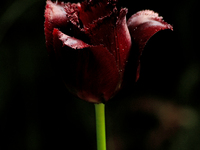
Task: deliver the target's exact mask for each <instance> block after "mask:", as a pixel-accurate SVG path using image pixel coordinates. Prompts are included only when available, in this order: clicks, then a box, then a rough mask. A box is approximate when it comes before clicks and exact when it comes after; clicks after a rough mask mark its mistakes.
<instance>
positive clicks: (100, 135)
mask: <svg viewBox="0 0 200 150" xmlns="http://www.w3.org/2000/svg"><path fill="white" fill-rule="evenodd" d="M95 113H96V134H97V150H106V129H105V105H104V104H103V103H100V104H95Z"/></svg>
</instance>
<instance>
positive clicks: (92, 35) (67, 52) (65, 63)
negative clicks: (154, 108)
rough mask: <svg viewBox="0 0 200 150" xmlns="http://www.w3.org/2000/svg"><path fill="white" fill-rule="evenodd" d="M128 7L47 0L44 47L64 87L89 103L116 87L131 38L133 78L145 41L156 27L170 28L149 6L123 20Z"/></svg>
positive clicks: (101, 0) (110, 1)
mask: <svg viewBox="0 0 200 150" xmlns="http://www.w3.org/2000/svg"><path fill="white" fill-rule="evenodd" d="M127 12H128V10H127V9H126V8H121V9H118V7H117V2H116V0H90V1H89V0H88V1H84V2H82V3H76V4H75V3H63V2H51V1H50V0H48V1H47V4H46V9H45V24H44V26H45V36H46V46H47V50H48V53H49V55H50V57H51V58H53V59H55V63H56V68H57V69H58V71H59V72H60V74H61V76H62V79H63V81H64V83H65V84H66V87H67V88H68V90H69V91H70V92H71V93H73V94H74V95H76V96H78V97H79V98H81V99H83V100H86V101H89V102H93V103H105V102H106V101H108V100H109V99H110V98H111V97H112V96H114V95H115V94H116V93H117V91H119V89H120V88H121V85H122V82H123V75H124V71H125V66H126V64H127V61H128V56H129V51H130V50H131V48H132V47H133V46H132V44H133V43H134V44H137V45H138V49H137V51H138V56H137V57H136V58H137V60H136V62H137V64H136V65H137V67H138V69H137V75H136V77H137V79H138V77H139V68H140V67H139V66H140V64H139V59H140V55H141V53H142V50H143V49H144V46H145V44H146V42H147V41H148V40H149V38H150V37H151V36H153V35H154V34H155V33H156V32H158V31H160V30H164V29H171V30H172V26H171V25H169V24H167V23H166V22H164V21H163V20H162V17H159V16H158V14H157V13H155V12H153V11H150V10H144V11H140V12H138V13H136V14H134V15H132V16H131V17H130V19H128V21H127V20H126V14H127ZM137 79H136V80H137Z"/></svg>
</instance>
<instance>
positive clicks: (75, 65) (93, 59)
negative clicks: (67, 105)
mask: <svg viewBox="0 0 200 150" xmlns="http://www.w3.org/2000/svg"><path fill="white" fill-rule="evenodd" d="M53 37H54V40H53V42H54V49H55V54H56V57H57V61H58V67H59V70H60V72H61V74H62V77H63V80H64V82H65V84H66V86H67V88H68V89H69V90H70V91H71V92H72V93H74V94H75V95H78V97H79V98H81V99H84V100H86V101H89V102H93V103H100V102H103V103H104V102H106V101H107V100H109V99H110V98H111V97H112V96H113V95H114V94H115V92H116V91H117V90H118V87H119V86H120V85H119V71H118V69H117V66H116V62H115V58H114V57H113V55H112V54H111V53H110V52H109V51H108V50H107V48H105V47H104V46H102V45H98V46H92V45H88V44H86V43H84V42H83V41H81V40H78V39H76V38H73V37H70V36H68V35H66V34H64V33H62V32H61V31H59V30H58V29H55V30H54V32H53Z"/></svg>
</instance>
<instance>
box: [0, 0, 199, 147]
mask: <svg viewBox="0 0 200 150" xmlns="http://www.w3.org/2000/svg"><path fill="white" fill-rule="evenodd" d="M71 2H78V1H71ZM45 3H46V2H45V1H44V0H8V1H2V2H1V6H0V8H1V9H0V138H1V139H0V149H2V150H4V149H5V150H47V149H56V150H58V149H88V150H90V149H91V150H94V149H96V135H95V117H94V106H93V104H91V103H87V102H85V101H82V100H80V99H77V98H74V97H73V96H72V95H71V94H70V93H68V91H67V90H66V88H65V86H64V84H63V83H62V82H61V79H60V77H59V76H57V74H56V73H55V72H54V71H53V70H52V68H51V65H50V62H49V59H48V54H47V50H46V46H45V37H44V26H43V24H44V8H45ZM119 4H120V5H121V6H122V7H127V8H128V14H127V19H128V18H129V17H130V16H131V15H132V14H134V13H136V12H137V11H139V10H144V9H150V10H154V11H155V12H158V13H159V14H160V15H161V16H163V18H164V20H165V21H166V22H168V23H170V24H171V25H173V27H174V31H173V32H172V31H170V30H165V31H161V32H159V33H157V34H156V35H154V36H153V38H151V39H150V40H149V42H148V43H147V45H146V47H145V49H144V52H143V55H142V58H141V75H140V79H139V80H138V82H137V83H136V84H134V83H133V82H130V83H129V84H128V85H127V87H126V88H125V89H124V90H122V91H121V92H120V93H119V94H118V95H116V96H115V97H114V98H113V99H111V100H110V101H109V102H108V103H107V104H106V123H107V124H106V125H107V147H108V149H109V150H131V149H134V150H160V149H161V150H163V149H164V150H165V149H166V150H175V149H176V150H177V149H181V150H191V149H194V150H195V149H199V146H200V145H199V143H200V139H199V135H200V129H199V124H200V121H199V115H200V113H199V108H200V105H199V104H200V102H199V87H200V54H199V19H198V18H199V10H198V9H199V7H198V6H199V1H198V0H190V1H189V0H184V1H180V0H177V1H149V0H143V1H130V0H119ZM129 69H130V68H129Z"/></svg>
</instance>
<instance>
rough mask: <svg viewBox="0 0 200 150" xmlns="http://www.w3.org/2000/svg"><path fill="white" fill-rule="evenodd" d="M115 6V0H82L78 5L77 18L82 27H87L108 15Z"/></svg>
mask: <svg viewBox="0 0 200 150" xmlns="http://www.w3.org/2000/svg"><path fill="white" fill-rule="evenodd" d="M115 6H116V0H90V1H84V2H82V3H81V7H79V11H80V13H79V18H80V20H81V21H82V23H83V25H84V27H88V25H89V24H91V23H93V22H94V21H95V20H98V19H99V18H103V17H105V16H108V15H110V14H111V13H112V12H113V10H114V9H116V8H115Z"/></svg>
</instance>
